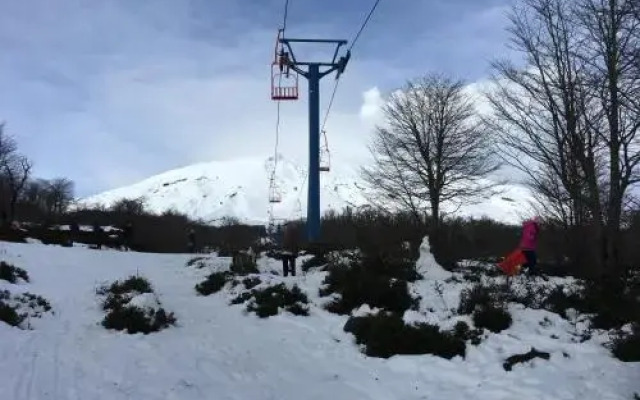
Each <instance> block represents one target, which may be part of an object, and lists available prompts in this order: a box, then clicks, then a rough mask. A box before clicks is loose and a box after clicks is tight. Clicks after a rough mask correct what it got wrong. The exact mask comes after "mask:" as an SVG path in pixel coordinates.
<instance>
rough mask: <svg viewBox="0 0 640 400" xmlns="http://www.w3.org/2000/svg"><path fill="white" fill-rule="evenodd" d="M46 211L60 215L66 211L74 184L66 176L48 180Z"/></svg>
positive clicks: (71, 199) (71, 197)
mask: <svg viewBox="0 0 640 400" xmlns="http://www.w3.org/2000/svg"><path fill="white" fill-rule="evenodd" d="M46 189H47V190H46V191H47V194H46V211H47V213H48V214H49V215H60V214H62V213H64V212H65V211H67V209H68V208H69V205H70V204H71V202H72V201H73V192H74V184H73V181H71V180H69V179H67V178H56V179H52V180H50V181H49V182H48V185H47V188H46Z"/></svg>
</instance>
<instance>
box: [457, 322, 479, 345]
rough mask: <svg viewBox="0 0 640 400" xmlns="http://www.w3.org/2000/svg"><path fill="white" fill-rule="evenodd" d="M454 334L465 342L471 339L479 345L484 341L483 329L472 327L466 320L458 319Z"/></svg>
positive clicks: (472, 342)
mask: <svg viewBox="0 0 640 400" xmlns="http://www.w3.org/2000/svg"><path fill="white" fill-rule="evenodd" d="M453 334H454V336H455V337H457V338H458V339H462V340H464V341H465V342H466V341H470V342H471V344H473V345H479V344H480V342H481V341H482V329H471V328H470V327H469V324H467V323H466V322H465V321H458V322H457V323H456V324H455V326H454V327H453Z"/></svg>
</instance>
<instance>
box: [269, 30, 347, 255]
mask: <svg viewBox="0 0 640 400" xmlns="http://www.w3.org/2000/svg"><path fill="white" fill-rule="evenodd" d="M278 43H279V44H280V52H279V54H276V61H274V65H273V67H272V68H274V69H275V68H278V69H279V70H280V74H278V73H277V71H276V73H272V91H271V93H272V96H271V97H272V98H273V99H275V100H295V99H297V98H298V90H297V77H296V79H295V90H294V89H293V87H292V86H289V87H283V86H275V80H274V77H275V76H278V77H280V78H282V76H283V75H284V74H286V76H288V75H289V71H288V69H289V68H290V69H292V70H294V71H295V72H297V73H298V74H300V75H302V76H303V77H305V78H306V79H307V81H308V82H309V178H308V179H309V190H308V194H307V196H308V200H307V238H308V240H309V242H315V241H317V239H318V237H319V236H320V79H322V78H323V77H325V76H327V75H329V74H330V73H332V72H333V71H337V73H336V79H338V78H339V77H340V74H342V73H343V72H344V69H345V67H346V66H347V63H348V62H349V58H350V57H351V52H350V51H349V50H347V52H346V54H345V55H344V56H341V57H340V59H337V57H338V51H339V50H340V47H341V46H344V45H346V44H347V41H346V40H334V39H287V38H284V37H280V36H279V37H278ZM292 43H322V44H333V45H335V51H334V53H333V58H332V59H331V61H328V62H306V61H299V60H297V59H296V57H295V55H294V53H293V49H292V48H291V44H292ZM283 45H284V46H286V48H287V50H288V51H285V49H284V46H283ZM303 67H307V69H306V70H304V69H303ZM283 71H286V72H283Z"/></svg>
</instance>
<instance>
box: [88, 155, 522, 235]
mask: <svg viewBox="0 0 640 400" xmlns="http://www.w3.org/2000/svg"><path fill="white" fill-rule="evenodd" d="M272 163H273V158H269V159H266V160H262V159H258V158H244V159H237V160H233V161H225V162H220V161H214V162H208V163H200V164H195V165H191V166H187V167H183V168H179V169H175V170H171V171H167V172H164V173H162V174H159V175H156V176H152V177H150V178H148V179H145V180H143V181H141V182H138V183H136V184H133V185H131V186H127V187H122V188H118V189H114V190H110V191H107V192H104V193H100V194H97V195H94V196H90V197H88V198H84V199H81V201H80V202H79V204H81V205H90V204H101V205H106V206H109V205H111V204H113V203H114V202H115V201H117V200H119V199H122V198H144V199H145V201H146V204H147V207H148V208H149V210H151V211H153V212H162V211H165V210H169V209H175V210H177V211H180V212H183V213H185V214H187V215H189V216H190V217H192V218H195V219H202V220H204V221H206V222H208V223H215V222H216V221H219V220H220V219H222V218H224V217H235V218H238V219H239V220H240V221H243V222H247V223H255V224H265V223H267V221H268V220H269V209H270V204H269V203H268V194H269V178H270V171H271V168H272V167H271V166H272ZM276 178H277V184H278V187H279V188H280V190H281V193H282V202H281V203H280V204H275V206H274V217H276V218H282V219H295V218H301V217H304V216H306V204H307V185H306V182H307V179H306V167H303V166H300V165H296V164H295V163H293V162H291V161H289V160H287V159H284V158H280V159H279V162H278V168H277V173H276ZM321 188H322V192H321V209H322V212H325V211H327V210H330V209H334V210H341V209H343V208H344V207H346V206H348V205H351V206H355V207H357V206H361V205H365V204H367V201H366V199H367V197H366V189H365V186H364V185H363V182H362V181H361V179H360V178H359V177H358V174H357V171H356V170H355V169H353V168H351V167H348V166H337V167H334V168H333V169H332V171H330V172H328V173H323V174H322V175H321ZM501 189H502V190H503V193H501V194H500V195H498V196H494V197H491V198H488V199H485V200H483V201H482V202H480V203H479V204H473V205H467V206H463V207H461V208H460V209H459V210H457V211H456V213H457V214H459V215H464V216H476V217H482V216H488V217H490V218H493V219H495V220H499V221H504V222H516V223H517V222H518V221H519V220H520V218H521V215H520V213H522V212H523V208H524V207H525V206H526V203H527V201H528V200H529V199H530V195H529V193H528V191H527V190H526V189H525V188H523V187H520V186H516V185H509V186H503V187H502V188H501Z"/></svg>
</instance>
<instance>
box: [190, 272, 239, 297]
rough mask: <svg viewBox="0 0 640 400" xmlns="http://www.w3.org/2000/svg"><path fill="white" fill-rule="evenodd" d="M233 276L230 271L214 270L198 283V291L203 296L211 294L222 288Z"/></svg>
mask: <svg viewBox="0 0 640 400" xmlns="http://www.w3.org/2000/svg"><path fill="white" fill-rule="evenodd" d="M231 278H232V275H231V273H230V272H229V271H218V272H214V273H212V274H210V275H209V276H208V277H207V279H205V280H204V281H202V282H200V283H198V284H197V285H196V291H197V292H198V293H200V294H201V295H203V296H209V295H210V294H213V293H217V292H219V291H220V290H222V288H223V287H224V285H226V284H227V282H228V281H229V280H230V279H231Z"/></svg>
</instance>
